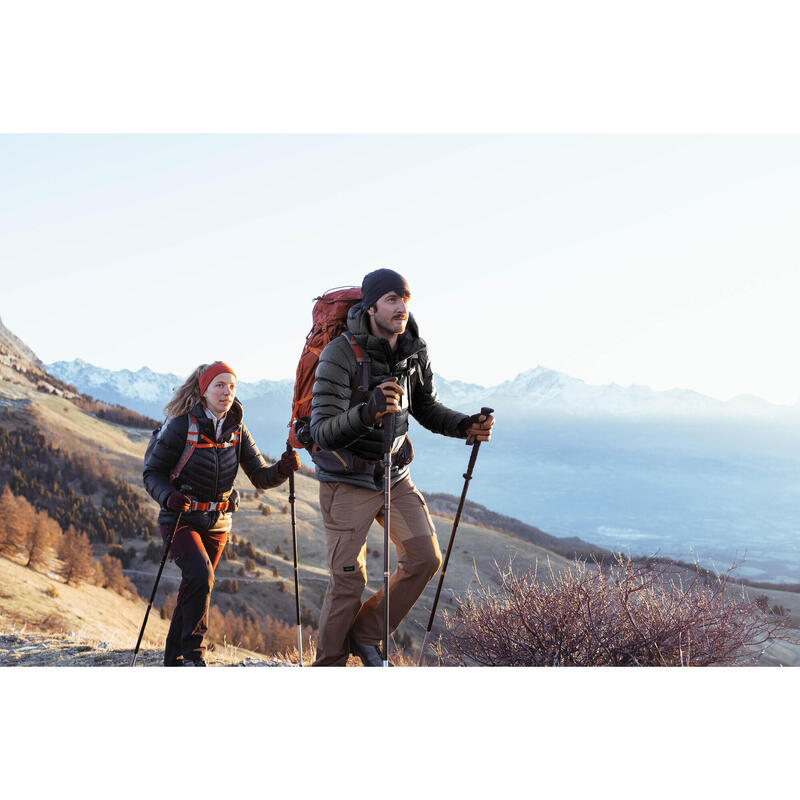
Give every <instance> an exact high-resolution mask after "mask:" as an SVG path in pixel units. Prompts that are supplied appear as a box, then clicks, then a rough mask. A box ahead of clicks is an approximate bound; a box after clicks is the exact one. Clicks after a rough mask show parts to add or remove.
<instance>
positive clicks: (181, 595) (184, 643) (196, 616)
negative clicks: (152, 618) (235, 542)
mask: <svg viewBox="0 0 800 800" xmlns="http://www.w3.org/2000/svg"><path fill="white" fill-rule="evenodd" d="M168 535H169V525H162V526H161V536H162V538H164V539H166V537H167V536H168ZM227 538H228V534H227V533H226V532H225V531H221V532H214V533H209V532H207V531H198V530H194V529H192V528H190V527H189V526H188V525H181V526H179V527H178V530H177V531H175V538H174V539H173V540H172V548H171V551H170V552H171V553H172V557H173V558H174V559H175V563H176V564H177V565H178V567H180V570H181V585H180V587H179V588H178V599H177V602H176V605H175V612H174V613H173V615H172V622H171V623H170V626H169V633H168V634H167V642H166V646H165V648H164V666H165V667H179V666H182V665H183V664H184V663H185V662H186V661H196V660H197V659H200V658H203V657H204V656H205V651H206V648H205V645H204V643H203V638H204V637H205V635H206V631H207V630H208V609H209V605H210V603H211V590H212V589H213V588H214V570H215V569H216V568H217V564H218V563H219V560H220V557H221V556H222V551H223V549H224V548H225V542H226V541H227Z"/></svg>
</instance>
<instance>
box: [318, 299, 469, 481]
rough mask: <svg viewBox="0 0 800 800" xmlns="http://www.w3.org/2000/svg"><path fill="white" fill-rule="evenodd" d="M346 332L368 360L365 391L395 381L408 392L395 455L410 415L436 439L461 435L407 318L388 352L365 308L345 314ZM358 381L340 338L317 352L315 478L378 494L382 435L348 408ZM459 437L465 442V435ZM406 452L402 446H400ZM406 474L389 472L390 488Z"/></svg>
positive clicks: (358, 410) (350, 354)
mask: <svg viewBox="0 0 800 800" xmlns="http://www.w3.org/2000/svg"><path fill="white" fill-rule="evenodd" d="M347 327H348V330H349V331H350V332H351V333H352V334H353V335H354V338H355V340H356V341H357V342H358V343H359V344H360V345H361V347H362V349H363V350H364V354H365V355H366V356H367V357H368V358H369V359H370V362H371V363H370V381H369V390H370V391H371V390H372V389H374V388H375V387H376V386H377V385H378V384H379V383H382V382H383V381H385V380H387V379H388V378H391V377H394V378H397V379H398V383H400V384H401V385H402V386H403V388H404V389H405V390H406V394H405V395H404V396H403V399H402V404H403V409H402V411H401V412H400V413H399V414H395V415H394V417H395V440H394V446H393V450H395V451H397V450H399V449H401V445H403V442H404V440H405V438H406V433H407V432H408V415H409V413H411V415H412V416H413V417H414V419H416V420H417V422H419V423H420V424H421V425H423V426H424V427H425V428H428V430H431V431H433V432H434V433H441V434H444V435H445V436H453V437H461V436H462V435H461V434H460V433H459V431H458V425H459V423H460V422H461V421H462V420H464V419H465V418H466V417H467V415H466V414H462V413H459V412H458V411H453V410H451V409H449V408H447V407H446V406H444V405H442V403H440V402H439V395H438V394H437V393H436V388H435V386H434V383H433V370H432V369H431V364H430V360H429V359H428V349H427V345H426V344H425V341H424V340H423V339H421V338H420V336H419V329H418V327H417V323H416V321H415V320H414V318H413V317H412V316H409V320H408V325H407V326H406V331H405V333H403V334H401V335H400V336H399V337H398V339H397V350H396V351H395V352H392V350H391V348H390V347H389V342H388V341H387V340H386V339H382V338H380V337H377V336H373V335H372V333H371V332H370V328H369V315H368V314H367V310H366V308H365V307H364V306H363V305H362V304H361V303H357V304H356V305H354V306H353V307H352V308H351V309H350V312H349V314H348V316H347ZM360 380H361V374H360V369H359V367H358V364H357V363H356V357H355V354H354V352H353V348H352V346H351V345H350V343H349V342H348V341H347V339H346V338H345V336H343V335H342V336H339V337H338V338H336V339H334V340H333V341H332V342H330V344H328V345H327V346H326V347H325V349H324V350H323V351H322V353H321V354H320V358H319V364H318V365H317V373H316V380H315V382H314V389H313V398H312V401H311V436H312V438H313V439H314V442H316V444H317V445H318V447H319V448H320V449H319V450H318V451H317V452H316V453H315V454H314V455H313V458H314V463H315V466H316V471H317V477H318V478H319V480H321V481H342V482H344V483H352V484H356V485H357V486H364V487H367V488H371V489H379V488H381V487H382V486H383V471H382V469H381V459H382V458H383V430H382V428H381V426H380V421H379V423H378V425H377V426H375V427H373V426H370V425H365V424H364V422H362V420H361V409H362V407H363V406H364V402H359V403H357V404H356V405H353V406H352V407H351V400H352V399H354V398H353V392H354V388H355V391H356V392H357V394H356V398H355V399H359V400H360V398H361V395H360V393H358V386H359V382H360ZM462 438H463V437H462ZM403 449H405V448H403ZM407 473H408V466H407V465H406V466H404V467H399V468H398V467H393V468H392V483H395V482H396V481H398V480H400V479H401V478H403V477H404V476H405V475H406V474H407Z"/></svg>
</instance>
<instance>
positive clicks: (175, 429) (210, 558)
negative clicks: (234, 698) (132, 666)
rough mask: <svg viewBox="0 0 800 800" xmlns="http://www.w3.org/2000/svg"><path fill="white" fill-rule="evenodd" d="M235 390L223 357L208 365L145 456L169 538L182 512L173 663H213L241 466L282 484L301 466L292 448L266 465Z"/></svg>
mask: <svg viewBox="0 0 800 800" xmlns="http://www.w3.org/2000/svg"><path fill="white" fill-rule="evenodd" d="M235 395H236V373H235V372H234V371H233V369H231V367H229V366H228V365H227V364H225V363H224V362H222V361H216V362H214V363H213V364H201V365H200V366H199V367H198V368H197V369H196V370H195V371H194V372H193V373H192V374H191V375H190V376H189V377H188V378H187V380H186V382H185V383H184V384H183V385H182V386H181V387H180V388H179V389H178V390H177V391H176V392H175V396H174V397H173V398H172V400H170V402H169V403H168V404H167V406H166V408H165V409H164V413H165V414H166V416H167V421H166V423H165V424H164V425H163V426H162V428H161V430H160V431H159V433H158V437H157V439H156V440H155V441H154V442H153V444H152V446H151V447H148V451H147V454H146V455H145V467H144V485H145V488H146V489H147V491H148V492H149V493H150V495H151V496H152V497H153V499H154V500H155V501H156V502H157V503H158V504H159V505H160V506H161V513H160V514H159V515H158V522H159V524H160V526H161V536H162V537H163V538H164V539H166V537H167V536H168V535H169V530H170V527H171V525H172V523H173V522H174V520H175V515H176V513H177V512H182V516H181V521H180V525H179V526H178V528H177V530H176V531H175V537H174V539H173V541H172V548H171V550H170V553H171V554H172V557H173V558H174V559H175V563H176V564H177V565H178V566H179V567H180V570H181V576H182V580H181V585H180V588H179V589H178V600H177V603H176V606H175V613H174V614H173V615H172V623H171V624H170V628H169V633H168V634H167V643H166V647H165V649H164V665H165V666H167V667H177V666H184V667H204V666H206V662H205V659H204V656H205V646H204V645H203V637H204V636H205V633H206V631H207V630H208V608H209V602H210V599H211V589H212V587H213V586H214V570H215V569H216V566H217V563H218V562H219V559H220V556H221V555H222V550H223V549H224V547H225V542H226V540H227V538H228V531H229V530H230V529H231V512H232V511H235V510H236V506H237V505H238V493H237V492H236V490H234V489H233V481H234V478H235V477H236V473H237V471H238V469H239V465H240V464H241V466H242V467H243V468H244V471H245V473H246V474H247V477H248V478H249V479H250V481H251V482H252V483H253V485H254V486H255V487H257V488H258V489H270V488H272V487H273V486H278V485H279V484H281V483H283V482H284V481H285V480H286V479H287V478H288V477H289V475H290V474H291V472H293V471H294V470H297V469H299V468H300V459H299V458H298V456H297V453H295V452H294V451H293V450H288V451H287V452H285V453H284V454H283V455H282V456H281V460H280V461H279V462H278V463H277V464H275V465H274V466H272V467H268V466H267V465H266V463H265V461H264V457H263V456H262V455H261V453H259V451H258V448H257V447H256V444H255V442H254V441H253V437H252V436H251V435H250V432H249V431H248V430H247V427H246V426H245V424H244V423H243V422H242V404H241V403H240V402H239V401H238V400H236V399H235Z"/></svg>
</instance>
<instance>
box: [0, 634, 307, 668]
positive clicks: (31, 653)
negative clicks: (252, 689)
mask: <svg viewBox="0 0 800 800" xmlns="http://www.w3.org/2000/svg"><path fill="white" fill-rule="evenodd" d="M4 627H5V626H4ZM220 650H221V651H222V652H219V651H220ZM132 658H133V648H119V647H115V646H114V645H112V644H110V643H109V642H105V641H97V640H91V639H86V638H82V637H78V636H76V635H75V634H74V633H71V632H70V633H59V634H41V633H31V632H27V631H24V630H18V631H17V630H15V631H12V632H6V633H0V666H3V667H11V666H20V667H129V666H130V663H131V659H132ZM163 658H164V654H163V652H162V651H161V650H156V649H154V648H140V649H139V654H138V656H137V659H136V665H137V667H138V666H144V667H160V666H162V662H163ZM206 661H207V663H208V666H209V667H296V666H297V664H296V663H293V662H292V661H289V660H288V659H282V658H268V657H266V656H257V655H247V656H244V654H243V653H242V652H241V651H238V650H237V648H235V647H227V648H215V650H214V651H212V652H210V653H207V655H206Z"/></svg>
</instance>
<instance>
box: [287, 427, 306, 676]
mask: <svg viewBox="0 0 800 800" xmlns="http://www.w3.org/2000/svg"><path fill="white" fill-rule="evenodd" d="M286 452H287V453H291V452H292V445H291V444H290V443H289V440H288V439H287V440H286ZM289 506H290V507H291V509H292V552H293V555H294V605H295V612H296V613H297V652H298V654H299V655H298V660H299V664H298V666H300V667H302V666H303V628H302V626H301V624H300V580H299V578H298V574H297V518H296V517H295V513H294V471H292V472H290V473H289Z"/></svg>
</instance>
